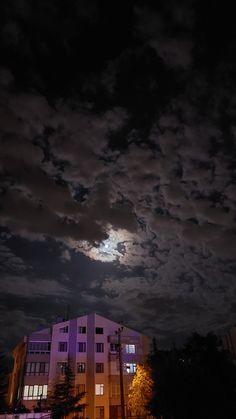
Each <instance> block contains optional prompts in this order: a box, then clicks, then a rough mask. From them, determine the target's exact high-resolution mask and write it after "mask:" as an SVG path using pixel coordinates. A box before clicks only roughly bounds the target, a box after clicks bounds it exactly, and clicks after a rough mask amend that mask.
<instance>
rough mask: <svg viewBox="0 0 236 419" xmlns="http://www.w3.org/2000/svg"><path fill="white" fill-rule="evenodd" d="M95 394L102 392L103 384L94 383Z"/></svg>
mask: <svg viewBox="0 0 236 419" xmlns="http://www.w3.org/2000/svg"><path fill="white" fill-rule="evenodd" d="M95 394H96V396H102V395H103V394H104V384H95Z"/></svg>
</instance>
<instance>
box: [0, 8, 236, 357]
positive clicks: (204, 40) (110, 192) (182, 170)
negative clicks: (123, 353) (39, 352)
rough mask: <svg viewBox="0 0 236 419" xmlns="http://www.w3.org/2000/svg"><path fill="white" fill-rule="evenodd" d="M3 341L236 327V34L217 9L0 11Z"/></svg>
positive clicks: (229, 16) (166, 339)
mask: <svg viewBox="0 0 236 419" xmlns="http://www.w3.org/2000/svg"><path fill="white" fill-rule="evenodd" d="M0 44H1V48H0V61H1V65H0V89H1V92H0V131H1V134H0V174H1V187H0V194H1V197H0V218H1V230H0V258H1V271H0V273H1V280H0V340H1V341H2V346H1V348H3V349H5V350H7V351H9V350H11V349H12V348H13V346H14V345H15V344H16V343H17V342H18V341H19V340H20V339H21V338H22V337H23V336H24V335H25V334H28V333H30V332H31V331H33V330H34V329H37V328H39V327H44V326H47V325H49V324H51V323H52V322H54V321H56V319H57V317H58V316H62V317H63V316H69V317H70V318H73V317H77V316H80V315H82V314H87V313H89V312H92V311H96V312H98V313H99V314H101V315H103V316H105V317H109V318H111V319H112V320H114V321H117V322H121V323H124V324H125V325H127V326H129V327H131V328H134V329H137V330H139V331H141V332H143V333H145V334H148V335H150V336H156V337H157V343H158V346H160V347H161V346H166V345H170V344H171V343H172V342H176V343H177V344H178V343H179V342H182V341H183V340H184V339H185V337H186V336H187V335H189V334H190V333H191V332H193V331H198V332H200V333H203V334H205V333H206V332H208V331H212V332H217V333H223V332H224V331H226V330H227V329H228V328H229V327H230V326H232V325H234V324H235V314H236V281H235V272H236V260H235V255H236V228H235V208H236V122H235V121H236V89H235V87H236V82H235V76H236V72H235V70H236V60H235V59H236V51H235V50H236V26H235V14H234V13H233V11H232V10H230V9H229V8H227V2H226V3H225V4H222V3H221V4H219V5H217V2H215V3H214V4H213V3H212V1H210V0H204V1H203V0H200V1H194V0H186V1H175V2H174V1H171V0H162V1H160V0H159V1H144V0H143V1H138V0H136V1H135V0H133V1H128V0H127V1H121V0H120V1H116V0H110V1H92V0H68V1H65V0H50V1H49V0H40V1H33V0H6V1H1V4H0Z"/></svg>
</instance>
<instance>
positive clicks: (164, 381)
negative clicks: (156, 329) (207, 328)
mask: <svg viewBox="0 0 236 419" xmlns="http://www.w3.org/2000/svg"><path fill="white" fill-rule="evenodd" d="M150 365H151V368H152V377H153V381H154V388H153V398H152V400H151V403H150V409H151V412H152V414H153V415H154V416H155V417H156V418H162V419H209V418H214V419H222V418H224V417H225V418H227V419H234V418H236V367H235V365H234V363H233V362H232V360H231V358H230V355H229V354H228V353H227V352H226V351H224V350H223V349H222V348H221V346H220V342H219V340H218V338H217V337H216V336H215V335H212V334H208V335H207V336H200V335H199V334H197V333H195V334H193V335H192V336H191V337H190V338H189V339H188V341H187V343H186V345H185V346H184V347H183V348H182V349H179V350H177V349H175V348H174V349H172V350H170V351H158V350H155V351H154V352H153V353H152V355H151V357H150Z"/></svg>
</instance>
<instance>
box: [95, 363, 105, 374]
mask: <svg viewBox="0 0 236 419" xmlns="http://www.w3.org/2000/svg"><path fill="white" fill-rule="evenodd" d="M96 372H97V373H102V372H104V364H103V363H102V362H96Z"/></svg>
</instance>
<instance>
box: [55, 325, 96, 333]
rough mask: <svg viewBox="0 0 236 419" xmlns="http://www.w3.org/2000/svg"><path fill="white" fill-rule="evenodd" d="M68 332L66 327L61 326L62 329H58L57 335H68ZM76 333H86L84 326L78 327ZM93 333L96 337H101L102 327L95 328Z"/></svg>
mask: <svg viewBox="0 0 236 419" xmlns="http://www.w3.org/2000/svg"><path fill="white" fill-rule="evenodd" d="M68 332H69V327H68V326H63V327H60V329H59V333H68ZM78 333H80V334H85V333H87V328H86V326H79V327H78ZM95 333H96V335H103V327H95Z"/></svg>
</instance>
